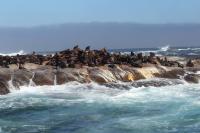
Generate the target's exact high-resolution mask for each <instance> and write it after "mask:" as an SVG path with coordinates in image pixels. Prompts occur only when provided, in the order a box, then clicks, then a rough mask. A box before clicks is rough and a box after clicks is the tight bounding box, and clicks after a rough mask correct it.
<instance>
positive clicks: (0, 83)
mask: <svg viewBox="0 0 200 133" xmlns="http://www.w3.org/2000/svg"><path fill="white" fill-rule="evenodd" d="M8 87H9V86H8V83H7V81H6V80H4V79H2V78H0V95H5V94H8V93H9V92H10V91H9V89H8Z"/></svg>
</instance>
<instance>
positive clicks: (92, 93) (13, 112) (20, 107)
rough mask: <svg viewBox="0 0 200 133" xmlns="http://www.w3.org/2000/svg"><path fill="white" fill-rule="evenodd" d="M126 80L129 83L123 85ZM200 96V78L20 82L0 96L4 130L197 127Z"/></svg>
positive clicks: (147, 131)
mask: <svg viewBox="0 0 200 133" xmlns="http://www.w3.org/2000/svg"><path fill="white" fill-rule="evenodd" d="M144 82H145V81H144ZM170 82H171V81H170ZM122 85H125V86H127V87H128V89H119V86H122ZM199 99H200V86H199V84H187V83H183V84H170V85H167V86H163V87H153V86H149V87H145V86H141V87H134V86H132V85H131V83H119V85H117V86H111V87H108V86H103V85H98V84H95V83H90V84H80V83H77V82H70V83H67V84H65V85H55V86H37V87H30V86H29V87H22V88H21V89H20V90H18V91H13V92H12V93H10V94H8V95H5V96H0V131H1V132H6V133H21V132H56V133H63V132H72V133H79V132H87V133H99V132H103V133H111V132H118V133H123V132H128V133H129V132H130V133H132V132H142V133H160V132H162V133H169V132H170V133H171V132H199V131H200V112H199V110H200V101H199ZM138 123H140V124H138ZM94 127H95V128H94Z"/></svg>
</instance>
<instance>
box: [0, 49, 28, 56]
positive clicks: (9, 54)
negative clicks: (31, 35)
mask: <svg viewBox="0 0 200 133" xmlns="http://www.w3.org/2000/svg"><path fill="white" fill-rule="evenodd" d="M17 54H19V55H24V54H26V53H25V52H24V51H23V50H20V51H19V52H15V53H0V55H2V56H15V55H17Z"/></svg>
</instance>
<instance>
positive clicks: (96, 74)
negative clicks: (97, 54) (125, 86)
mask: <svg viewBox="0 0 200 133" xmlns="http://www.w3.org/2000/svg"><path fill="white" fill-rule="evenodd" d="M88 72H89V77H90V79H91V80H92V81H94V82H97V83H100V84H102V83H109V82H116V81H117V79H116V78H115V76H114V75H113V74H112V72H111V71H109V70H107V69H106V68H100V67H98V68H97V67H95V68H89V69H88Z"/></svg>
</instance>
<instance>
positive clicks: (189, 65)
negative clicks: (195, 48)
mask: <svg viewBox="0 0 200 133" xmlns="http://www.w3.org/2000/svg"><path fill="white" fill-rule="evenodd" d="M186 66H187V67H194V63H193V62H192V60H191V59H190V60H189V61H188V62H187V63H186Z"/></svg>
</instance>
